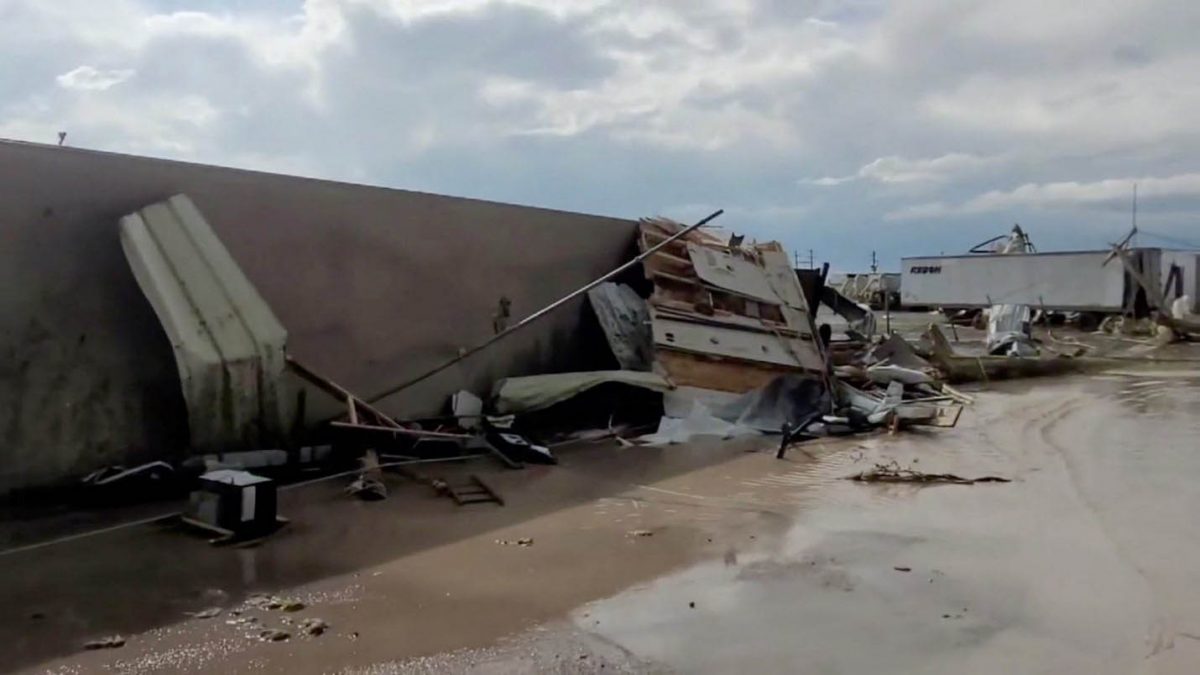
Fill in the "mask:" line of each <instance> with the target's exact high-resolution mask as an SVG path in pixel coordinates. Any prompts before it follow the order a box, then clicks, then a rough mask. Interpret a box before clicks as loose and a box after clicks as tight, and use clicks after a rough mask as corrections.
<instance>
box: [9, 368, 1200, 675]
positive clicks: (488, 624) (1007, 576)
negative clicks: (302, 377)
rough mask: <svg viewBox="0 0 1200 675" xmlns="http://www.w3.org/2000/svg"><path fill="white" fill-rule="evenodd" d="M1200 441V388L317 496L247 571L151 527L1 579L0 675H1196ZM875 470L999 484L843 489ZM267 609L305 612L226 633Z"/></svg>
mask: <svg viewBox="0 0 1200 675" xmlns="http://www.w3.org/2000/svg"><path fill="white" fill-rule="evenodd" d="M1197 434H1200V372H1182V371H1178V370H1176V371H1173V372H1166V373H1152V372H1144V371H1130V372H1128V373H1113V374H1107V375H1103V376H1096V377H1090V378H1071V379H1062V380H1037V381H1025V382H1015V383H1009V384H997V385H994V386H992V387H990V388H989V390H988V391H986V392H982V393H980V394H979V400H978V402H977V404H976V405H975V406H973V407H972V408H971V409H969V410H968V411H967V412H966V413H965V414H964V416H963V419H962V420H961V421H960V423H959V426H958V427H957V428H955V429H950V430H931V431H925V432H919V433H918V432H911V433H903V434H899V435H896V436H872V437H863V438H855V439H851V440H848V441H840V442H816V443H810V444H807V445H804V446H798V447H797V448H796V449H794V450H793V451H792V452H791V453H790V454H789V455H788V458H787V459H786V460H782V461H781V460H777V459H775V457H774V453H773V448H772V447H771V441H769V440H750V441H744V442H740V443H717V442H713V443H705V444H697V445H694V446H687V447H682V446H677V447H672V448H665V449H650V448H624V449H622V448H615V447H611V446H608V445H603V444H596V445H586V446H580V447H577V448H573V449H572V450H571V451H570V452H567V453H564V455H563V464H562V465H561V466H559V467H546V468H531V469H528V470H525V471H520V472H505V471H502V470H500V469H492V468H490V467H486V471H485V470H484V469H485V467H483V466H481V465H476V466H474V467H472V469H471V470H475V471H479V472H481V473H485V474H486V475H487V476H488V477H489V479H490V480H491V481H492V482H493V483H494V484H495V485H496V487H497V488H498V489H499V490H500V491H501V492H502V493H503V494H504V495H505V497H506V498H507V499H508V501H509V505H508V506H506V507H503V508H501V507H495V506H490V505H487V506H474V507H464V508H461V509H460V508H458V507H454V506H453V505H452V504H450V503H449V502H448V501H447V500H443V499H438V498H436V497H434V496H432V494H431V493H430V492H429V491H428V489H427V488H424V487H421V486H417V485H414V484H412V483H404V482H402V481H399V480H398V481H397V482H396V483H394V484H393V488H394V489H393V493H394V494H393V497H392V498H390V499H388V500H387V501H384V502H377V503H360V502H355V501H351V500H348V499H346V498H344V497H342V496H340V495H339V494H338V493H337V489H338V488H339V487H340V485H328V486H314V487H313V488H306V489H302V490H295V491H292V492H289V493H287V494H286V496H285V498H284V500H283V501H284V503H283V504H282V506H281V510H282V512H283V513H285V514H286V515H289V516H291V517H292V518H293V520H294V525H293V527H291V528H289V529H288V530H286V531H285V532H284V533H282V534H281V535H280V536H278V537H276V538H275V539H272V540H271V541H269V542H267V543H266V544H264V545H263V546H261V547H259V548H255V549H244V550H229V549H213V548H210V547H208V546H207V545H205V544H203V543H201V542H198V541H195V540H194V539H191V538H189V537H188V536H187V535H185V534H182V533H179V532H176V531H173V530H170V529H166V528H161V527H142V528H133V529H131V530H127V531H122V532H119V533H114V534H111V535H104V536H102V537H99V538H92V539H87V540H81V541H78V542H72V543H69V544H64V545H62V546H56V547H49V548H44V549H38V550H36V551H31V552H29V553H26V554H18V555H13V556H5V557H0V605H2V606H3V607H5V609H6V610H7V614H8V621H6V622H5V623H4V624H3V625H2V626H0V637H3V640H4V644H6V645H7V649H6V650H5V651H4V652H3V656H0V670H6V671H8V670H14V669H22V668H24V669H28V670H29V671H30V672H63V673H67V672H80V673H82V672H132V673H149V672H200V671H204V672H291V673H296V672H334V673H336V672H346V673H427V672H428V673H433V672H473V673H519V672H563V673H575V672H635V673H646V672H688V673H692V672H696V673H728V672H736V671H741V672H789V673H790V672H805V673H862V672H888V673H929V672H933V673H964V672H971V673H1013V672H1022V673H1025V672H1047V673H1051V672H1052V673H1142V672H1145V673H1192V672H1196V670H1197V664H1200V565H1198V564H1197V563H1200V528H1197V527H1196V526H1195V514H1196V513H1198V512H1200V488H1197V486H1196V477H1197V476H1200V453H1197V450H1198V449H1200V447H1198V446H1197V442H1196V438H1197ZM890 460H895V461H897V462H899V463H900V464H901V465H904V466H912V467H913V468H917V469H921V470H925V471H929V472H947V471H948V472H954V473H957V474H960V475H964V476H975V475H983V474H995V475H1001V476H1006V477H1009V478H1012V479H1013V481H1014V482H1012V483H1007V484H979V485H973V486H923V487H918V486H911V485H891V486H887V485H869V484H859V483H853V482H849V481H845V480H843V478H844V477H845V476H847V475H849V474H852V473H856V472H858V471H861V470H863V469H865V468H869V467H870V466H871V465H872V464H873V463H874V462H877V461H890ZM647 533H649V535H648V536H647ZM524 538H530V539H532V544H531V545H528V546H521V545H518V544H517V543H516V542H517V541H518V540H521V539H524ZM261 591H265V592H270V593H276V594H278V595H280V596H284V597H287V598H289V599H297V600H300V601H302V602H304V603H305V604H306V607H305V608H304V609H302V610H301V611H298V612H294V613H285V612H281V611H277V610H276V611H272V610H259V609H245V610H244V611H243V612H242V613H241V614H240V615H237V616H235V615H233V614H232V611H233V610H234V609H236V608H241V607H244V601H245V599H246V597H247V595H248V594H249V593H252V592H261ZM212 606H218V607H222V608H223V612H222V614H221V615H219V616H217V617H213V618H208V619H198V618H189V617H187V616H186V615H185V612H189V611H190V612H195V611H198V610H202V609H205V608H207V607H212ZM314 616H316V617H320V618H322V619H324V620H325V621H327V622H328V623H329V625H330V628H329V630H328V631H327V632H326V633H324V634H323V635H321V636H318V637H308V636H301V635H300V634H299V632H298V631H296V630H295V625H296V624H297V623H298V622H299V621H300V620H302V619H304V618H309V617H314ZM247 617H253V618H254V620H255V623H254V624H248V623H246V620H247ZM285 621H286V622H288V623H285ZM260 626H267V627H276V628H282V629H286V630H289V631H291V632H293V633H294V635H293V636H292V637H291V638H290V639H288V640H286V641H283V642H271V643H264V642H260V641H257V640H255V639H251V638H249V637H247V635H248V634H250V635H252V634H254V633H256V632H257V631H258V630H259V627H260ZM111 633H120V634H122V635H124V636H125V637H126V639H127V643H126V644H125V646H124V647H121V648H119V649H113V650H105V651H95V652H82V651H80V649H79V646H80V645H81V644H82V642H83V641H84V640H86V639H89V638H93V637H98V636H101V635H105V634H111Z"/></svg>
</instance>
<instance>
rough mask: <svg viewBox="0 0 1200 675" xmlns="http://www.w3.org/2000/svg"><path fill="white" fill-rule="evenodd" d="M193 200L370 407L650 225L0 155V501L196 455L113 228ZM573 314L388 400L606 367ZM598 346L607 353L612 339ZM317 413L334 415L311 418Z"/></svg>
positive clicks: (68, 155)
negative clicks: (126, 465) (369, 399)
mask: <svg viewBox="0 0 1200 675" xmlns="http://www.w3.org/2000/svg"><path fill="white" fill-rule="evenodd" d="M177 193H185V194H187V195H189V196H190V197H191V198H192V200H193V201H194V202H195V203H196V205H197V206H198V207H199V208H200V210H201V211H202V212H203V213H204V215H205V217H206V218H207V219H208V220H209V222H210V223H211V224H212V227H213V229H214V230H215V231H216V232H217V234H218V236H219V237H220V238H221V240H222V241H223V242H224V243H225V245H226V247H227V248H228V249H229V251H230V253H231V254H232V255H233V257H234V258H235V259H236V260H237V262H238V263H239V265H240V266H241V267H242V269H243V270H244V271H245V273H246V276H247V277H249V279H250V281H251V282H252V283H253V284H254V285H255V286H256V287H257V288H258V290H259V292H260V293H261V294H262V295H263V297H264V298H265V299H266V300H267V302H268V303H269V304H270V305H271V307H272V309H274V311H275V313H276V314H277V316H278V317H279V318H280V320H281V321H282V322H283V324H284V326H286V328H287V329H288V331H289V334H290V339H289V345H290V348H289V351H290V353H292V354H293V355H295V356H297V357H298V358H300V359H302V360H303V361H304V362H306V363H307V364H309V365H310V366H311V367H313V368H315V369H317V370H319V371H321V372H323V373H325V374H327V375H328V376H329V377H332V378H334V379H336V380H338V381H339V382H340V383H341V384H344V385H345V386H347V387H350V388H351V389H353V390H355V391H357V392H360V393H362V394H363V395H372V394H374V393H376V392H378V391H382V390H384V389H386V388H388V387H389V386H391V385H394V384H397V383H399V382H402V381H404V380H406V379H407V378H409V377H411V376H414V375H417V374H420V373H422V372H424V371H425V370H427V369H428V368H430V367H432V366H434V365H437V364H438V363H440V362H441V361H442V360H444V359H446V358H449V357H451V356H453V355H455V354H456V353H458V350H459V349H461V348H463V347H468V346H471V345H473V344H475V343H477V342H479V341H481V340H483V339H485V338H486V337H488V336H490V335H491V334H492V332H493V330H494V326H493V319H494V317H495V315H496V314H497V311H498V308H499V305H500V301H501V298H502V297H503V298H507V299H508V300H509V301H511V309H510V311H511V314H512V319H511V320H510V323H511V322H513V321H516V320H519V319H520V317H522V316H525V315H527V314H529V313H531V312H533V311H534V310H536V309H538V308H540V307H541V306H543V305H544V304H547V303H549V302H550V301H553V300H554V299H556V298H557V297H559V296H561V295H563V294H565V293H566V292H568V291H571V290H573V289H575V288H576V287H578V286H581V285H583V284H584V283H586V282H588V281H590V280H591V279H593V278H595V277H597V276H599V275H600V274H602V273H604V272H605V271H607V270H609V269H611V268H612V267H614V266H615V265H616V264H618V263H619V262H621V261H622V260H625V259H627V257H628V256H629V254H630V252H631V250H632V249H633V239H634V233H635V230H636V227H637V224H636V223H635V222H634V221H631V220H623V219H617V218H606V217H600V216H590V215H582V214H575V213H565V212H561V211H552V210H547V209H537V208H530V207H522V206H514V205H508V204H497V203H490V202H483V201H478V200H471V199H462V198H455V197H444V196H438V195H431V194H423V193H416V192H406V191H400V190H389V189H382V188H375V187H367V186H361V185H350V184H344V183H335V182H329V181H318V180H311V179H304V178H296V177H290V176H280V175H273V174H265V173H258V172H251V171H242V170H235V169H227V168H221V167H213V166H202V165H195V164H186V163H180V162H170V161H163V160H156V159H149V158H142V157H132V156H125V155H117V154H110V153H101V152H93V151H84V150H76V149H71V148H59V147H55V146H43V145H33V144H25V143H13V142H0V244H2V246H0V434H3V438H4V439H5V443H4V444H3V445H2V446H0V493H3V492H7V491H10V490H12V489H14V488H19V487H24V486H31V485H40V484H46V483H52V482H54V481H57V480H61V479H62V478H64V477H66V476H70V475H75V474H78V473H80V472H83V471H86V470H89V469H91V468H95V467H97V466H100V465H104V464H108V463H114V462H119V461H124V462H129V461H137V460H141V459H147V458H157V457H178V456H180V455H182V454H184V453H186V450H187V448H186V446H187V427H186V412H185V410H184V405H183V401H182V397H181V394H180V390H179V381H178V376H177V374H176V372H175V366H174V363H173V360H172V356H171V348H170V345H169V343H168V342H167V337H166V334H165V333H164V332H163V330H162V328H161V327H160V326H159V324H158V321H157V319H156V318H155V316H154V314H153V312H152V311H151V309H150V306H149V303H148V302H147V301H146V299H145V298H144V297H143V296H142V294H141V291H140V290H139V289H138V287H137V285H136V283H135V282H134V279H133V276H132V274H131V272H130V270H129V266H128V263H127V262H126V260H125V258H124V256H123V255H122V252H121V246H120V242H119V237H118V227H117V222H118V219H119V218H120V217H121V216H123V215H125V214H128V213H130V212H132V211H134V210H136V209H138V208H140V207H142V206H145V205H146V204H149V203H151V202H155V201H160V200H162V199H165V198H167V197H169V196H171V195H173V194H177ZM583 310H584V308H583V306H582V304H581V303H576V305H575V306H572V307H566V308H564V309H563V310H562V311H560V312H558V313H556V314H554V315H552V316H550V317H548V318H546V319H545V320H544V321H543V322H541V323H538V324H535V325H533V326H531V327H529V328H527V329H526V330H525V331H523V332H522V333H520V334H518V335H516V336H513V337H511V338H509V339H507V340H505V341H502V342H500V343H498V344H496V345H494V346H493V347H492V348H489V349H488V350H486V351H484V352H482V353H480V354H478V355H475V356H473V357H471V358H469V359H467V360H466V361H464V362H463V363H462V364H460V365H458V366H455V367H453V368H450V369H448V370H446V371H444V372H443V373H441V374H439V375H437V376H435V377H433V378H430V379H429V380H426V381H425V382H422V383H421V384H419V385H417V386H415V387H413V388H412V389H409V390H407V391H405V392H402V393H400V394H397V395H394V396H391V397H388V398H386V399H384V400H383V401H382V402H380V404H379V406H380V407H381V408H382V409H384V410H385V411H387V412H388V413H391V414H394V415H397V416H402V417H407V416H420V415H433V414H437V413H438V412H439V411H441V409H442V407H443V405H444V403H445V400H446V396H447V395H449V394H450V393H452V392H453V391H455V390H457V389H459V388H467V389H471V390H473V391H475V392H477V393H486V392H487V391H488V389H489V388H490V386H491V383H492V382H493V381H494V380H497V379H499V378H501V377H505V376H511V375H524V374H530V373H535V372H549V371H557V370H566V369H574V368H581V367H592V366H594V365H596V364H597V361H596V359H597V354H596V352H597V351H603V352H605V353H606V350H603V349H601V350H595V349H593V348H592V347H593V346H594V345H592V344H583V343H581V342H580V340H579V339H578V338H577V336H578V332H579V331H578V327H579V325H580V321H581V320H584V318H585V316H586V315H585V313H584V311H583ZM599 345H600V346H601V347H602V345H603V343H602V342H600V343H599ZM318 401H320V398H319V397H316V396H310V397H309V402H310V413H311V414H312V416H318V415H320V414H322V413H324V412H328V411H332V410H333V408H331V407H327V408H324V409H322V408H321V407H319V406H314V405H312V404H314V403H317V402H318Z"/></svg>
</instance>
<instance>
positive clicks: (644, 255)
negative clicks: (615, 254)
mask: <svg viewBox="0 0 1200 675" xmlns="http://www.w3.org/2000/svg"><path fill="white" fill-rule="evenodd" d="M722 213H725V210H724V209H720V210H717V211H714V212H713V213H711V214H710V215H709V216H708V217H707V218H704V219H703V220H701V221H699V222H698V223H696V224H694V225H689V226H687V227H685V228H683V229H682V230H680V231H679V232H676V233H675V234H673V235H671V236H670V237H667V238H666V239H664V240H662V241H660V242H659V243H657V244H655V245H654V246H651V247H650V248H649V249H646V251H645V252H644V253H642V254H641V255H639V256H637V257H636V258H634V259H633V260H630V261H629V262H627V263H625V264H624V265H621V266H620V267H618V268H616V269H615V270H613V271H611V272H609V273H608V274H605V275H604V276H602V277H600V278H599V279H596V280H595V281H593V282H591V283H590V284H588V285H586V286H584V287H583V288H580V289H578V290H575V291H572V292H571V293H568V294H567V295H565V296H563V297H561V298H559V299H558V300H555V301H554V302H552V303H550V304H549V305H546V306H545V307H543V308H541V309H539V310H538V311H536V312H534V313H533V314H530V315H529V316H527V317H525V318H524V319H521V320H520V321H518V322H517V323H516V324H513V325H512V326H510V327H509V328H507V329H505V330H503V331H500V332H499V333H496V334H495V335H493V336H492V337H490V338H488V339H487V340H484V341H483V342H481V343H479V344H478V345H476V346H474V347H471V348H470V349H468V350H466V351H464V352H461V353H459V355H458V356H455V357H454V358H452V359H450V360H448V361H446V362H445V363H443V364H441V365H439V366H437V367H436V368H433V369H431V370H428V371H426V372H425V373H422V374H421V375H418V376H416V377H414V378H412V379H411V380H408V381H406V382H404V383H403V384H398V385H396V386H394V387H391V388H390V389H386V390H384V391H382V392H379V393H378V394H375V395H374V396H372V397H370V398H368V399H367V403H374V402H376V401H378V400H379V399H381V398H385V397H387V396H391V395H392V394H395V393H396V392H400V391H404V390H405V389H408V388H409V387H411V386H413V385H414V384H417V383H418V382H423V381H425V380H427V379H429V378H431V377H433V376H434V375H437V374H438V373H440V372H442V371H443V370H445V369H447V368H449V367H450V366H452V365H454V364H456V363H458V362H459V361H462V360H463V359H465V358H467V357H468V356H471V355H472V354H475V353H477V352H480V351H483V350H484V349H485V348H487V347H489V346H491V345H492V344H493V343H496V342H499V341H500V340H502V339H503V338H506V337H508V336H509V335H512V334H513V333H515V332H517V331H519V330H521V329H522V328H524V327H525V326H528V325H529V324H531V323H533V322H534V321H537V320H538V319H540V318H542V317H543V316H546V315H547V314H549V313H550V312H553V311H554V310H556V309H558V308H559V307H562V306H563V305H565V304H567V303H568V302H570V301H572V300H574V299H575V298H578V297H579V296H581V295H583V294H584V293H587V292H588V291H590V290H592V289H593V288H595V287H597V286H599V285H600V284H602V283H604V282H606V281H608V280H609V279H611V278H613V277H615V276H617V275H618V274H620V273H621V272H624V271H625V270H627V269H629V268H630V267H633V266H634V265H636V264H638V263H640V262H642V261H643V260H645V259H646V258H648V257H650V256H651V255H654V254H655V253H657V252H658V251H659V249H661V248H663V247H664V246H666V245H667V244H670V243H671V242H673V241H675V240H677V239H680V238H682V237H684V236H686V235H687V234H688V233H690V232H691V231H692V230H695V229H698V228H700V227H703V226H704V225H707V224H708V223H709V222H710V221H712V220H714V219H716V217H717V216H719V215H721V214H722Z"/></svg>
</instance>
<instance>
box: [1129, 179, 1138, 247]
mask: <svg viewBox="0 0 1200 675" xmlns="http://www.w3.org/2000/svg"><path fill="white" fill-rule="evenodd" d="M1129 245H1130V246H1132V247H1135V248H1136V247H1137V183H1134V184H1133V238H1132V239H1130V241H1129Z"/></svg>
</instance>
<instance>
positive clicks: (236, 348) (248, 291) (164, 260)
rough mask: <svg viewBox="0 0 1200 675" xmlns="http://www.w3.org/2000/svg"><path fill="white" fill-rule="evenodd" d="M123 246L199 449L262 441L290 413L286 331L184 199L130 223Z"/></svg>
mask: <svg viewBox="0 0 1200 675" xmlns="http://www.w3.org/2000/svg"><path fill="white" fill-rule="evenodd" d="M120 229H121V246H122V248H123V249H124V251H125V257H126V258H127V259H128V261H129V266H130V268H131V269H132V270H133V274H134V277H135V278H136V279H137V282H138V285H139V286H141V288H142V292H143V293H145V295H146V298H147V299H148V300H149V301H150V304H151V306H152V307H153V308H154V312H155V314H157V315H158V318H159V321H161V322H162V325H163V328H164V329H165V330H166V333H167V336H168V337H169V338H170V340H171V346H172V348H173V349H174V352H175V362H176V365H177V366H178V368H179V378H180V384H181V386H182V388H183V395H184V399H185V400H186V401H187V406H188V423H189V428H190V432H191V441H192V447H193V448H194V449H195V450H198V451H211V450H224V449H230V448H231V447H241V446H248V447H262V446H264V445H269V444H271V443H273V442H276V441H277V440H278V438H279V437H280V435H281V434H282V432H283V430H284V428H285V425H286V420H288V419H290V411H289V407H290V403H291V400H292V398H291V396H290V395H287V394H286V393H285V392H284V384H283V378H282V374H283V371H284V368H285V361H284V356H285V354H284V347H285V344H286V342H287V331H286V330H284V328H283V325H282V324H281V323H280V322H279V320H278V319H277V318H275V314H274V313H273V312H272V311H271V308H270V307H268V306H267V303H266V302H265V301H264V300H263V299H262V296H260V295H259V293H258V291H257V290H256V289H255V288H254V286H253V285H252V284H251V283H250V280H249V279H247V278H246V276H245V275H244V274H243V273H242V271H241V269H240V268H239V267H238V265H237V263H236V262H235V261H234V260H233V258H232V257H231V256H230V255H229V252H228V251H227V250H226V249H225V246H224V245H223V244H222V243H221V241H220V240H219V239H218V238H217V236H216V234H214V233H213V231H212V228H211V227H210V226H209V224H208V222H207V221H205V219H204V216H203V215H201V213H200V211H199V210H198V209H197V208H196V206H195V205H194V204H193V203H192V201H191V200H190V199H188V198H187V196H185V195H176V196H174V197H171V198H170V199H168V200H167V201H165V202H159V203H156V204H152V205H150V206H147V207H145V208H143V209H141V210H139V211H137V212H136V213H132V214H130V215H127V216H125V217H124V218H122V219H121V223H120Z"/></svg>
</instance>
